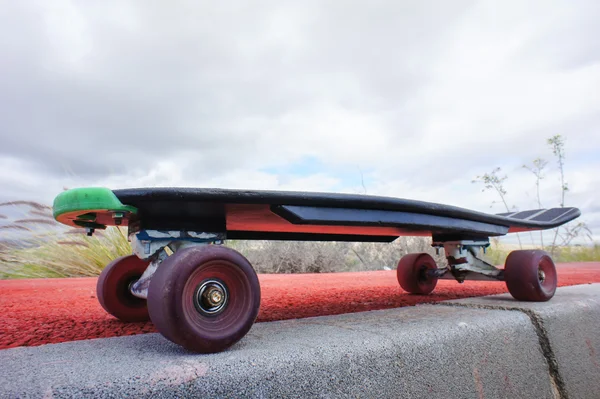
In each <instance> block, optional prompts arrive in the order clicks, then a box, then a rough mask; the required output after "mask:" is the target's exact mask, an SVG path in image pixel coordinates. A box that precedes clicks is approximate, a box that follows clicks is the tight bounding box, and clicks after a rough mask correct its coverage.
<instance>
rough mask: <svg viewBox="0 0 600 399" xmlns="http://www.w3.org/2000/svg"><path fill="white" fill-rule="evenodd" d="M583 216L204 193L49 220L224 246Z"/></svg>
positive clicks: (69, 199) (487, 232) (158, 192)
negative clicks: (202, 237) (204, 237)
mask: <svg viewBox="0 0 600 399" xmlns="http://www.w3.org/2000/svg"><path fill="white" fill-rule="evenodd" d="M115 214H116V215H117V216H118V217H115ZM580 214H581V213H580V211H579V210H578V209H577V208H552V209H535V210H527V211H521V212H514V213H503V214H497V215H493V214H487V213H482V212H476V211H472V210H468V209H463V208H459V207H454V206H449V205H442V204H436V203H430V202H423V201H414V200H409V199H400V198H389V197H376V196H367V195H352V194H329V193H311V192H285V191H249V190H225V189H201V188H197V189H195V188H142V189H127V190H114V191H111V190H108V189H103V188H91V189H81V190H77V189H75V190H70V191H66V192H64V193H62V194H61V195H59V196H58V197H57V198H56V201H55V203H54V217H55V218H56V219H57V220H58V221H60V222H62V223H64V224H67V225H71V226H79V227H92V228H104V227H105V226H108V225H115V224H121V225H130V224H131V225H134V226H135V228H137V229H152V230H201V231H211V232H222V233H226V236H227V238H229V239H247V240H257V239H258V240H263V239H269V240H324V241H330V240H336V241H382V242H389V241H393V240H395V239H396V238H397V237H399V236H424V235H439V234H455V235H460V234H468V235H470V236H482V237H490V236H501V235H504V234H507V233H513V232H519V231H533V230H543V229H550V228H554V227H557V226H560V225H562V224H564V223H566V222H568V221H570V220H573V219H575V218H577V217H578V216H579V215H580Z"/></svg>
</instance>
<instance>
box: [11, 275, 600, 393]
mask: <svg viewBox="0 0 600 399" xmlns="http://www.w3.org/2000/svg"><path fill="white" fill-rule="evenodd" d="M599 315H600V284H590V285H584V286H574V287H564V288H560V289H558V290H557V294H556V296H555V298H553V299H552V300H551V301H550V302H546V303H520V302H517V301H514V300H512V299H511V298H510V296H508V295H499V296H490V297H483V298H470V299H462V300H455V301H447V302H441V303H436V304H430V305H418V306H415V307H407V308H398V309H388V310H380V311H370V312H362V313H352V314H344V315H339V316H322V317H314V318H307V319H298V320H287V321H279V322H270V323H259V324H256V325H255V326H254V327H253V328H252V330H251V331H250V333H249V334H248V335H247V336H246V337H245V338H244V339H243V340H242V341H241V342H240V343H238V344H236V345H235V346H234V347H233V348H231V349H230V350H228V351H226V352H223V353H219V354H214V355H196V354H190V353H188V352H186V351H185V350H183V349H182V348H180V347H178V346H176V345H174V344H172V343H170V342H168V341H167V340H166V339H164V338H163V337H162V336H160V335H158V334H146V335H137V336H129V337H118V338H104V339H95V340H88V341H76V342H68V343H62V344H50V345H44V346H39V347H28V348H27V347H24V348H15V349H6V350H2V351H0V365H1V366H0V369H1V370H2V373H0V397H47V398H52V397H123V396H127V395H129V396H136V397H180V396H192V395H193V396H200V395H203V396H210V397H307V396H309V397H428V398H437V397H439V398H447V397H474V398H478V397H486V398H488V397H492V398H494V397H538V398H544V397H548V398H575V397H576V398H586V397H590V398H591V397H596V393H597V392H600V386H598V383H597V382H596V381H600V378H599V377H600V367H599V366H598V365H599V364H600V358H599V357H598V354H599V353H600V338H599V337H596V334H595V332H596V330H598V328H600V316H599ZM573 325H576V326H577V331H575V332H574V331H573V328H572V326H573ZM595 348H598V349H599V350H598V351H596V350H595Z"/></svg>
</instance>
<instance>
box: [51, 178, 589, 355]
mask: <svg viewBox="0 0 600 399" xmlns="http://www.w3.org/2000/svg"><path fill="white" fill-rule="evenodd" d="M53 213H54V217H55V218H56V220H58V221H59V222H61V223H63V224H65V225H68V226H73V227H82V228H85V229H86V230H87V232H88V235H91V234H93V233H94V231H95V230H96V229H104V228H106V227H107V226H112V225H120V226H127V227H128V237H129V239H130V241H131V243H132V248H133V251H134V254H133V255H129V256H125V257H122V258H119V259H116V260H114V261H113V262H111V263H110V264H109V265H107V266H106V267H105V268H104V270H103V271H102V273H101V275H100V277H99V278H98V283H97V287H96V289H97V296H98V300H99V302H100V304H101V305H102V307H103V308H104V309H105V310H106V311H107V312H108V313H110V314H111V315H113V316H115V317H117V318H118V319H120V320H123V321H143V320H148V319H150V320H152V322H153V323H154V325H155V326H156V328H157V329H158V331H159V332H160V333H161V334H162V335H163V336H165V337H166V338H167V339H169V340H171V341H173V342H175V343H177V344H179V345H181V346H183V347H185V348H187V349H189V350H191V351H195V352H200V353H212V352H219V351H222V350H225V349H227V348H229V347H230V346H232V345H233V344H235V343H236V342H237V341H239V340H240V339H241V338H242V337H243V336H244V335H245V334H246V333H247V332H248V331H249V329H250V328H251V326H252V324H253V323H254V321H255V319H256V317H257V315H258V310H259V306H260V285H259V281H258V277H257V275H256V272H255V271H254V269H253V268H252V265H251V264H250V262H248V260H247V259H246V258H245V257H244V256H243V255H242V254H240V253H238V252H236V251H235V250H233V249H231V248H228V247H225V246H223V245H219V244H222V242H223V240H225V239H246V240H303V241H367V242H369V241H370V242H391V241H394V240H395V239H397V238H398V237H400V236H431V237H432V246H434V247H435V248H437V249H438V250H443V251H444V255H445V258H446V260H447V265H438V264H436V261H435V260H434V258H433V257H432V256H431V255H429V254H428V253H412V254H407V255H405V256H403V257H402V258H401V259H400V261H399V262H398V267H397V270H396V277H397V279H398V283H399V285H400V287H401V288H402V289H403V290H404V291H406V292H408V293H411V294H420V295H426V294H429V293H431V292H432V291H433V289H434V288H435V286H436V284H437V281H438V279H456V280H457V281H459V282H463V281H464V280H466V279H485V280H495V281H505V282H506V285H507V288H508V290H509V292H510V293H511V294H512V296H513V297H514V298H515V299H517V300H522V301H547V300H549V299H551V298H552V296H553V295H554V292H555V290H556V286H557V274H556V268H555V266H554V263H553V261H552V259H551V258H550V256H549V255H548V254H547V253H546V252H544V251H542V250H519V251H513V252H511V253H510V254H509V255H508V258H507V259H506V262H505V266H504V268H503V269H499V268H497V267H495V266H494V265H491V264H489V263H488V262H486V261H485V259H483V258H481V257H480V252H482V250H483V251H485V249H486V248H487V247H488V246H489V238H490V237H495V236H502V235H505V234H508V233H517V232H522V231H533V230H544V229H550V228H555V227H558V226H561V225H562V224H564V223H567V222H569V221H571V220H573V219H575V218H577V217H578V216H579V215H580V211H579V209H577V208H552V209H534V210H527V211H521V212H507V213H501V214H495V215H494V214H488V213H482V212H476V211H472V210H468V209H464V208H459V207H455V206H449V205H442V204H436V203H431V202H423V201H414V200H409V199H401V198H389V197H376V196H366V195H351V194H330V193H311V192H284V191H256V190H225V189H209V188H138V189H126V190H110V189H107V188H98V187H96V188H94V187H92V188H78V189H73V190H68V191H65V192H62V193H60V194H59V195H58V196H57V197H56V199H55V201H54V206H53ZM167 249H169V250H170V251H167Z"/></svg>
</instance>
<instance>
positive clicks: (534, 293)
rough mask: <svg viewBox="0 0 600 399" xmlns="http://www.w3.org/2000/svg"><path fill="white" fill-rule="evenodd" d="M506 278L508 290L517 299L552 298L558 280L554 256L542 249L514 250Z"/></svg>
mask: <svg viewBox="0 0 600 399" xmlns="http://www.w3.org/2000/svg"><path fill="white" fill-rule="evenodd" d="M504 280H505V281H506V287H507V288H508V292H510V294H511V295H512V296H513V297H514V298H515V299H517V300H519V301H535V302H544V301H547V300H549V299H550V298H552V297H553V296H554V292H556V284H557V282H558V278H557V275H556V267H555V266H554V262H552V258H550V255H548V254H547V253H546V252H544V251H540V250H521V251H512V252H511V253H510V254H508V257H507V258H506V262H505V265H504Z"/></svg>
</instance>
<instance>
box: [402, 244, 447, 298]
mask: <svg viewBox="0 0 600 399" xmlns="http://www.w3.org/2000/svg"><path fill="white" fill-rule="evenodd" d="M429 269H437V265H436V264H435V260H434V259H433V258H432V257H431V255H429V254H427V253H418V254H408V255H405V256H403V257H402V259H400V262H398V268H397V269H396V275H397V277H398V282H399V283H400V287H402V289H403V290H404V291H407V292H410V293H411V294H429V293H430V292H431V291H433V289H434V288H435V286H436V284H437V281H438V279H437V277H431V276H428V275H427V273H426V271H427V270H429Z"/></svg>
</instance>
